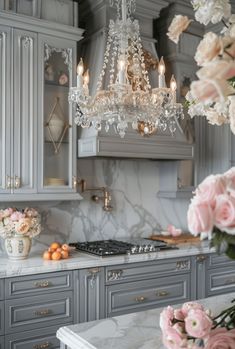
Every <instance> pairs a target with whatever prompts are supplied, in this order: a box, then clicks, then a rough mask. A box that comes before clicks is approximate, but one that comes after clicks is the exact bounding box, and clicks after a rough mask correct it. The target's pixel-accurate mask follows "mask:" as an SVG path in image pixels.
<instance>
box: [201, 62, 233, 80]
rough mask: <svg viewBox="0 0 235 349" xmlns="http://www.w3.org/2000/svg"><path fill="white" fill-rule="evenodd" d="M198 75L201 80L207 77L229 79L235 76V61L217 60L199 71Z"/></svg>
mask: <svg viewBox="0 0 235 349" xmlns="http://www.w3.org/2000/svg"><path fill="white" fill-rule="evenodd" d="M197 76H198V78H199V79H200V80H205V79H224V80H228V79H230V78H233V77H234V76H235V62H234V61H229V62H228V61H225V60H220V61H215V62H211V63H209V64H207V65H206V66H204V67H203V68H201V69H199V70H198V71H197Z"/></svg>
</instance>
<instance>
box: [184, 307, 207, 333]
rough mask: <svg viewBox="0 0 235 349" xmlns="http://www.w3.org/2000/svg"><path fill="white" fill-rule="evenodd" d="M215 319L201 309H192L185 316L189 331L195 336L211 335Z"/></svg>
mask: <svg viewBox="0 0 235 349" xmlns="http://www.w3.org/2000/svg"><path fill="white" fill-rule="evenodd" d="M212 325H213V321H212V320H211V318H210V317H209V316H208V315H207V314H206V313H205V311H203V310H201V309H190V310H189V312H188V315H187V317H186V318H185V329H186V331H187V333H188V334H189V335H190V336H192V337H195V338H205V337H207V336H208V335H209V333H210V331H211V327H212Z"/></svg>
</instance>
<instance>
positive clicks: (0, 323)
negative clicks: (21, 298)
mask: <svg viewBox="0 0 235 349" xmlns="http://www.w3.org/2000/svg"><path fill="white" fill-rule="evenodd" d="M2 334H4V302H0V335H2Z"/></svg>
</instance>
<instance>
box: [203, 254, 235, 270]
mask: <svg viewBox="0 0 235 349" xmlns="http://www.w3.org/2000/svg"><path fill="white" fill-rule="evenodd" d="M222 265H224V266H227V265H234V266H235V261H234V260H232V259H229V258H228V257H227V256H226V255H224V254H223V255H218V254H212V255H209V258H208V268H215V267H217V266H219V267H220V266H222Z"/></svg>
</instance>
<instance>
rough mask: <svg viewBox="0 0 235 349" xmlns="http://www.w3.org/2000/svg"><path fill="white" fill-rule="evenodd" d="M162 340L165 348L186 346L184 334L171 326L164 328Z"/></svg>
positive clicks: (176, 348)
mask: <svg viewBox="0 0 235 349" xmlns="http://www.w3.org/2000/svg"><path fill="white" fill-rule="evenodd" d="M162 340H163V344H164V345H165V346H166V348H167V349H180V348H187V339H186V336H185V335H183V334H182V333H179V332H178V331H177V330H176V329H175V328H172V327H169V328H168V329H167V330H165V332H164V333H163V339H162Z"/></svg>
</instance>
